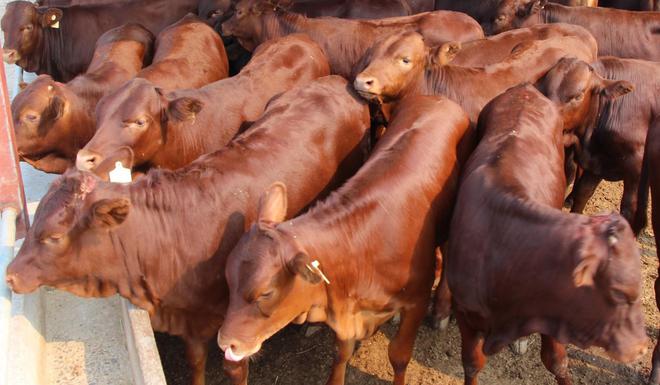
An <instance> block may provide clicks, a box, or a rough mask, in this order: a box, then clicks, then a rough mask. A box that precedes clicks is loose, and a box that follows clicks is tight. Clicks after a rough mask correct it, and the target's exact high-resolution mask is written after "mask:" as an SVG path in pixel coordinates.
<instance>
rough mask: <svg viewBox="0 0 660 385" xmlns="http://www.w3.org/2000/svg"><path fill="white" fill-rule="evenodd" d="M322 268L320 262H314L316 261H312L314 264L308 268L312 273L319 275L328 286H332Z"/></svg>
mask: <svg viewBox="0 0 660 385" xmlns="http://www.w3.org/2000/svg"><path fill="white" fill-rule="evenodd" d="M320 266H321V264H320V263H319V261H318V260H314V261H312V264H311V265H307V268H308V269H309V270H310V271H311V272H312V273H314V274H317V275H318V276H319V277H321V279H322V280H323V281H324V282H325V283H327V284H328V285H329V284H330V280H328V277H326V276H325V274H323V272H322V271H321V268H320Z"/></svg>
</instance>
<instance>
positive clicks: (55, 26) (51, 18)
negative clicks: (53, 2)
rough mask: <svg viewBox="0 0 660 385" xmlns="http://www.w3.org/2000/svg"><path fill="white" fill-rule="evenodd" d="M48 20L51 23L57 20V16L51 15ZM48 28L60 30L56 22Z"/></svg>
mask: <svg viewBox="0 0 660 385" xmlns="http://www.w3.org/2000/svg"><path fill="white" fill-rule="evenodd" d="M50 20H52V21H55V20H57V16H55V15H51V16H50ZM50 27H51V28H55V29H59V28H60V22H59V21H58V22H56V23H55V24H53V25H51V26H50Z"/></svg>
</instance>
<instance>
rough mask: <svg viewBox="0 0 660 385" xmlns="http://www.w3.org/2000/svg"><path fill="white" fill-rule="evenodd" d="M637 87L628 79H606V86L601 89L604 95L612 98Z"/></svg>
mask: <svg viewBox="0 0 660 385" xmlns="http://www.w3.org/2000/svg"><path fill="white" fill-rule="evenodd" d="M634 89H635V86H634V85H633V84H632V83H630V82H629V81H626V80H616V81H606V84H605V87H604V88H603V90H602V91H601V92H602V94H603V96H605V97H606V98H608V99H610V100H612V99H616V98H618V97H620V96H623V95H625V94H628V93H630V92H632V91H633V90H634Z"/></svg>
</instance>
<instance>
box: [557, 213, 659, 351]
mask: <svg viewBox="0 0 660 385" xmlns="http://www.w3.org/2000/svg"><path fill="white" fill-rule="evenodd" d="M579 237H580V241H579V243H578V244H579V248H578V251H577V253H576V254H575V260H574V262H573V266H574V267H573V274H572V279H573V285H574V287H575V288H577V290H578V291H577V293H576V294H575V295H573V296H571V297H572V300H571V302H572V305H573V306H571V307H575V309H576V310H577V308H578V307H579V306H582V307H581V308H580V311H579V312H576V313H574V314H572V315H569V318H570V320H569V321H568V322H569V325H570V328H567V329H571V330H572V331H568V330H565V332H566V333H571V334H573V335H571V336H570V337H569V340H570V341H571V342H576V343H577V344H578V345H583V346H584V345H591V344H593V345H596V346H600V347H602V348H604V349H606V350H607V352H608V354H610V355H611V356H612V358H614V359H616V360H619V361H623V362H630V361H633V360H635V359H637V358H639V357H640V356H641V355H643V354H644V353H645V352H646V349H647V342H648V338H647V337H646V332H645V329H644V317H643V315H642V310H641V298H640V294H641V262H640V255H639V251H638V248H637V244H636V242H635V236H634V235H633V233H632V230H631V229H630V226H629V225H628V223H627V222H626V220H625V219H624V218H623V217H621V216H620V215H619V214H611V215H601V216H595V217H591V218H589V223H588V224H587V226H586V228H585V231H584V233H582V234H579Z"/></svg>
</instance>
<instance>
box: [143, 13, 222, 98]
mask: <svg viewBox="0 0 660 385" xmlns="http://www.w3.org/2000/svg"><path fill="white" fill-rule="evenodd" d="M228 74H229V64H228V62H227V53H226V52H225V46H224V45H223V44H222V39H221V38H220V36H218V34H217V33H216V32H215V31H214V30H213V28H211V27H209V26H208V25H206V24H205V23H204V22H203V21H201V20H200V19H199V18H198V17H197V16H195V15H193V14H188V15H186V16H184V17H183V18H182V19H181V20H179V21H178V22H176V23H174V24H172V25H171V26H169V27H167V28H166V29H164V30H163V31H162V32H161V33H160V34H158V38H157V39H156V54H155V56H154V60H153V63H152V64H151V65H150V66H149V67H147V68H145V69H143V70H142V71H141V72H140V73H139V74H138V76H137V77H139V78H144V79H148V80H150V81H152V82H153V83H155V84H157V85H158V86H159V87H162V88H165V89H169V90H175V89H182V88H198V87H201V86H204V85H207V84H209V83H213V82H215V81H217V80H220V79H224V78H226V77H227V75H228Z"/></svg>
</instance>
